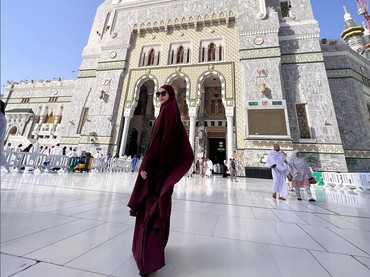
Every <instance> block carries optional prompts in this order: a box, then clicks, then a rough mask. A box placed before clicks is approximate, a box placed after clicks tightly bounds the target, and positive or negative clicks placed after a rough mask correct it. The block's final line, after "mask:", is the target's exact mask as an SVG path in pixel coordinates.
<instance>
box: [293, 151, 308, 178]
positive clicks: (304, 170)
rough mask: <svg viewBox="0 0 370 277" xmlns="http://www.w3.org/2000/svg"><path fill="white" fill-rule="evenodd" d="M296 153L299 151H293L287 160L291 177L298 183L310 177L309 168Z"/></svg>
mask: <svg viewBox="0 0 370 277" xmlns="http://www.w3.org/2000/svg"><path fill="white" fill-rule="evenodd" d="M297 153H300V151H298V150H294V151H293V153H292V155H291V156H290V159H289V166H290V169H291V172H292V175H293V179H294V180H298V181H302V180H303V179H309V178H310V177H312V173H311V170H310V167H309V166H308V164H307V162H306V160H305V159H304V158H303V157H301V156H299V157H297Z"/></svg>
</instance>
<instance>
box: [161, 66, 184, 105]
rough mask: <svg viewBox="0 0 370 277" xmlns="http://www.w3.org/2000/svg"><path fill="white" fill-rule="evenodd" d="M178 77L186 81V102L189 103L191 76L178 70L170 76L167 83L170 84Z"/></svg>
mask: <svg viewBox="0 0 370 277" xmlns="http://www.w3.org/2000/svg"><path fill="white" fill-rule="evenodd" d="M177 78H182V79H184V80H185V82H186V102H187V103H189V100H190V78H189V77H188V76H187V75H186V74H184V73H182V72H177V73H173V74H172V75H171V76H169V77H168V78H167V80H166V82H165V84H167V85H169V84H171V82H172V81H173V80H175V79H177Z"/></svg>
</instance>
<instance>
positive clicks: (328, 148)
mask: <svg viewBox="0 0 370 277" xmlns="http://www.w3.org/2000/svg"><path fill="white" fill-rule="evenodd" d="M293 147H294V149H297V150H299V151H302V152H315V153H321V154H323V153H327V154H343V153H344V150H343V147H342V145H340V144H300V143H294V144H293Z"/></svg>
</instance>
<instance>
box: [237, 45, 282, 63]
mask: <svg viewBox="0 0 370 277" xmlns="http://www.w3.org/2000/svg"><path fill="white" fill-rule="evenodd" d="M239 52H240V60H250V59H266V58H274V57H275V58H276V57H280V55H281V53H280V48H279V47H271V48H258V49H241V50H239Z"/></svg>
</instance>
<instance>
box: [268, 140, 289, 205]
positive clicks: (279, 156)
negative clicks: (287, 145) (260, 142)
mask: <svg viewBox="0 0 370 277" xmlns="http://www.w3.org/2000/svg"><path fill="white" fill-rule="evenodd" d="M266 165H267V166H269V167H270V168H271V172H272V179H273V184H272V190H273V193H272V197H273V198H277V194H278V195H279V199H280V200H285V199H286V197H287V196H288V188H287V186H286V183H285V180H286V177H287V175H288V172H289V167H288V164H287V162H286V160H285V157H284V156H283V153H282V152H280V146H279V144H274V150H272V151H270V152H269V153H268V155H267V159H266Z"/></svg>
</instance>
